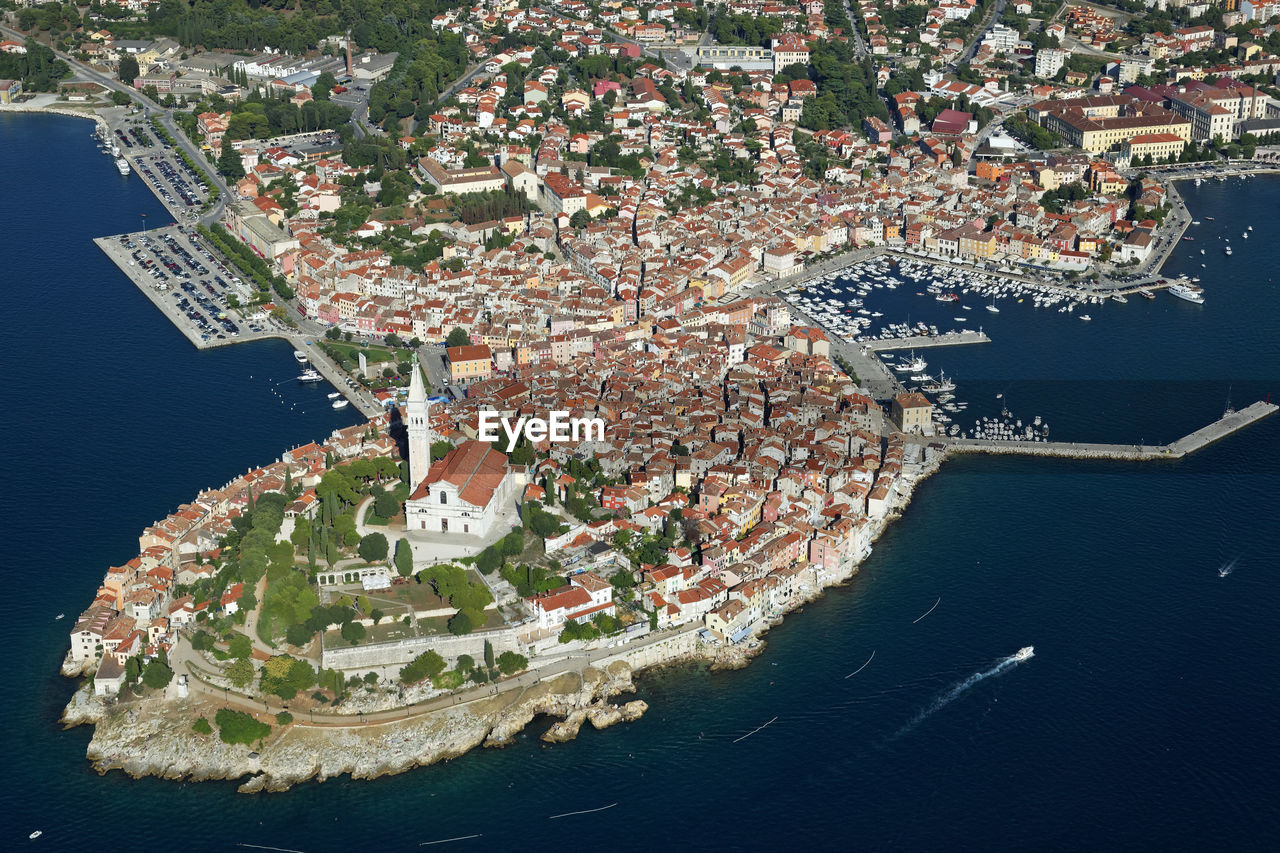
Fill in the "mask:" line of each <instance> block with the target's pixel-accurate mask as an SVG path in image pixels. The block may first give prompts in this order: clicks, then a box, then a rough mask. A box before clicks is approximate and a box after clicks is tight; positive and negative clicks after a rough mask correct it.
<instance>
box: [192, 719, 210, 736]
mask: <svg viewBox="0 0 1280 853" xmlns="http://www.w3.org/2000/svg"><path fill="white" fill-rule="evenodd" d="M191 730H192V731H193V732H195V733H196V734H198V735H211V734H213V726H211V725H209V721H208V720H206V719H205V718H204V717H201V718H200V719H198V720H196V721H195V722H194V723H192V724H191Z"/></svg>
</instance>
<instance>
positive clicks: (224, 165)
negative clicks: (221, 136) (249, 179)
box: [218, 140, 244, 179]
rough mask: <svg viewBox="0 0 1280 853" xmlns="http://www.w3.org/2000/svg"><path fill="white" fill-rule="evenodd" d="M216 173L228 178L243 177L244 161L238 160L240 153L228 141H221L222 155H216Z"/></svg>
mask: <svg viewBox="0 0 1280 853" xmlns="http://www.w3.org/2000/svg"><path fill="white" fill-rule="evenodd" d="M218 171H219V172H221V173H222V174H224V175H226V176H227V177H228V178H233V179H234V178H243V177H244V161H243V160H241V159H240V152H239V151H237V150H236V149H235V146H234V145H232V144H231V142H230V141H228V140H223V143H222V153H221V154H219V155H218Z"/></svg>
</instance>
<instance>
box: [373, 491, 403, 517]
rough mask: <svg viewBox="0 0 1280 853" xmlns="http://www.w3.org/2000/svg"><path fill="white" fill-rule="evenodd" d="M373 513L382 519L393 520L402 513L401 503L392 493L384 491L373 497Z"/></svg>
mask: <svg viewBox="0 0 1280 853" xmlns="http://www.w3.org/2000/svg"><path fill="white" fill-rule="evenodd" d="M373 511H374V513H375V514H376V515H378V516H379V517H381V518H392V517H394V516H395V514H396V513H398V512H400V502H399V501H398V500H396V496H395V495H393V494H392V493H391V492H389V491H386V490H385V489H382V490H379V491H378V492H377V494H375V495H374V496H373Z"/></svg>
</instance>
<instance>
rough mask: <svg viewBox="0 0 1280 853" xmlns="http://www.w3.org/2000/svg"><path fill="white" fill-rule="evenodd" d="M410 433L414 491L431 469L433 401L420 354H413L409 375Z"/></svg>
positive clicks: (408, 426) (410, 458)
mask: <svg viewBox="0 0 1280 853" xmlns="http://www.w3.org/2000/svg"><path fill="white" fill-rule="evenodd" d="M405 418H406V420H407V421H408V423H407V431H408V434H409V478H410V479H411V480H412V481H413V482H411V483H410V484H409V489H410V491H412V490H413V489H416V488H417V487H418V484H419V483H421V482H422V481H423V480H424V479H426V476H427V472H428V471H429V470H430V469H431V442H432V433H431V402H430V400H428V399H427V385H426V383H425V382H424V381H423V380H422V369H421V368H420V367H419V366H418V354H417V353H416V352H415V353H414V354H413V374H412V375H411V376H410V377H409V402H408V404H407V405H406V406H405Z"/></svg>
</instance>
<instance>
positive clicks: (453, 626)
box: [449, 610, 475, 637]
mask: <svg viewBox="0 0 1280 853" xmlns="http://www.w3.org/2000/svg"><path fill="white" fill-rule="evenodd" d="M474 628H475V624H474V623H473V622H472V621H471V617H470V616H469V615H467V611H465V610H459V611H458V612H457V613H455V614H453V616H452V617H451V618H450V619H449V633H450V634H453V635H454V636H458V637H460V636H462V635H463V634H470V633H471V631H472V630H473V629H474Z"/></svg>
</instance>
